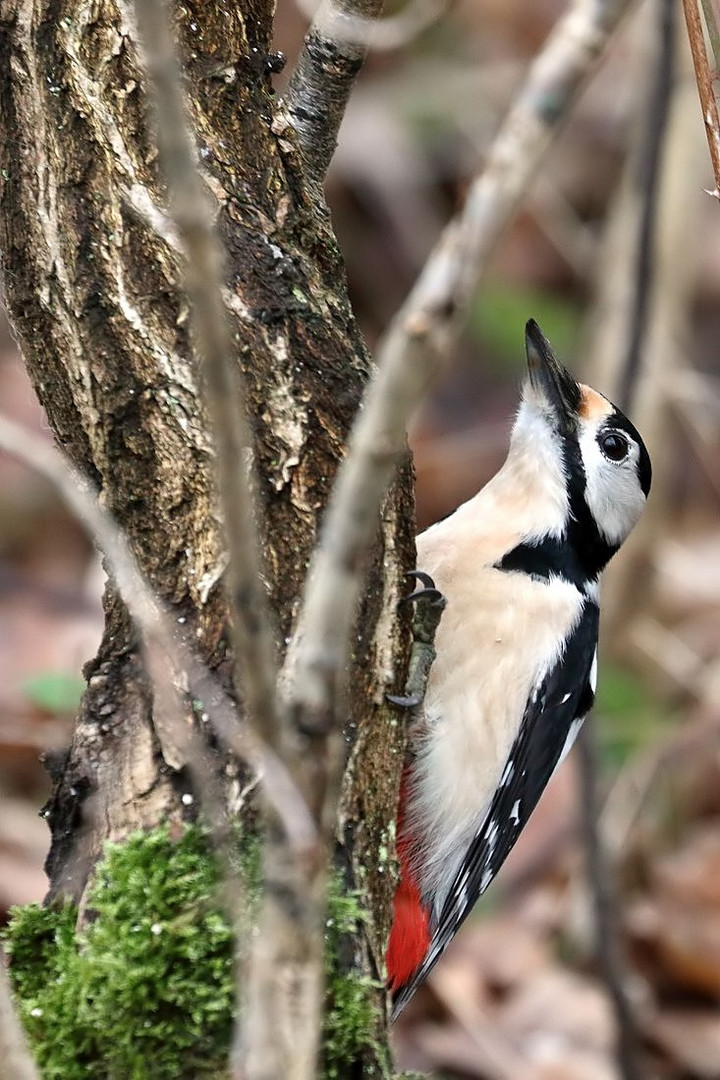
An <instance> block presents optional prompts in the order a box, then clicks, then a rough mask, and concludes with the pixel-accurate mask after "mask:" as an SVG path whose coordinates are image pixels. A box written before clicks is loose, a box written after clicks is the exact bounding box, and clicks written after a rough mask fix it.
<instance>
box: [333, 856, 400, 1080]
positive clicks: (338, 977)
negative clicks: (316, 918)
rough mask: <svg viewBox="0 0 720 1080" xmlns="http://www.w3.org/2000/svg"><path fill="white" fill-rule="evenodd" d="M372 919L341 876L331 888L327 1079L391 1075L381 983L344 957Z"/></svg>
mask: <svg viewBox="0 0 720 1080" xmlns="http://www.w3.org/2000/svg"><path fill="white" fill-rule="evenodd" d="M366 919H367V915H366V913H365V911H364V910H363V908H362V906H361V904H360V897H359V894H358V893H355V892H348V891H347V890H346V888H345V884H344V882H343V880H342V878H341V876H340V874H334V875H333V876H332V878H331V881H330V888H329V890H328V911H327V921H326V931H325V978H326V983H327V994H328V1009H327V1012H326V1015H325V1023H324V1027H323V1045H322V1054H323V1068H322V1075H323V1077H324V1080H342V1078H345V1077H348V1076H349V1075H352V1071H351V1070H352V1067H353V1066H355V1068H356V1069H357V1070H358V1071H357V1073H356V1075H360V1069H359V1066H360V1065H362V1075H363V1076H371V1075H373V1074H375V1075H377V1076H379V1077H380V1076H389V1075H390V1068H389V1061H388V1053H387V1048H386V1046H385V1043H384V1040H383V1039H382V1033H381V1031H380V1028H379V1017H378V1009H377V997H378V990H379V989H380V986H379V984H378V983H377V982H376V981H375V980H373V979H371V978H370V977H369V976H365V975H360V974H358V973H357V972H356V971H353V970H348V968H349V965H348V964H344V963H343V954H344V953H345V952H346V951H347V950H348V946H349V945H350V946H351V947H352V945H353V944H354V943H355V942H356V941H357V938H358V935H359V934H360V933H361V932H362V925H363V923H364V922H365V921H366Z"/></svg>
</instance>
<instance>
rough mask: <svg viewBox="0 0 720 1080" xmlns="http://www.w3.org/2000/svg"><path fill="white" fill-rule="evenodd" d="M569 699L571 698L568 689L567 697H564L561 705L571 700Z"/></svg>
mask: <svg viewBox="0 0 720 1080" xmlns="http://www.w3.org/2000/svg"><path fill="white" fill-rule="evenodd" d="M569 700H570V692H569V691H568V693H567V694H566V695H565V697H564V698H563V699H562V701H561V702H560V704H561V705H564V704H565V702H566V701H569Z"/></svg>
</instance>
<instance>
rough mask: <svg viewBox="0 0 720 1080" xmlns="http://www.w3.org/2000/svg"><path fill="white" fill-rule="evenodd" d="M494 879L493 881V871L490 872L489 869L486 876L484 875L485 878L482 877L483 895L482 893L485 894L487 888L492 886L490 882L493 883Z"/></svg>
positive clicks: (481, 890) (481, 889) (481, 888)
mask: <svg viewBox="0 0 720 1080" xmlns="http://www.w3.org/2000/svg"><path fill="white" fill-rule="evenodd" d="M492 879H493V875H492V870H490V869H489V868H488V869H487V870H486V871H485V872H484V874H483V876H482V880H481V882H480V892H481V893H482V892H485V890H486V889H487V887H488V885H489V884H490V882H491V881H492Z"/></svg>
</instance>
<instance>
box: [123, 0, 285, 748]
mask: <svg viewBox="0 0 720 1080" xmlns="http://www.w3.org/2000/svg"><path fill="white" fill-rule="evenodd" d="M136 10H137V16H138V27H139V31H140V39H141V42H142V45H143V49H142V51H143V52H144V66H145V70H146V71H147V73H148V75H149V77H150V81H151V84H152V88H153V95H154V105H155V108H156V112H157V140H158V148H159V150H160V156H161V163H162V165H163V166H164V171H165V175H166V178H167V182H168V189H169V195H170V202H171V208H170V209H171V214H170V216H171V218H172V219H173V220H174V222H175V225H176V226H177V231H178V234H179V236H180V238H181V241H182V243H183V246H184V249H185V256H186V263H185V274H186V287H187V292H188V297H189V299H190V305H191V319H192V329H193V336H194V344H195V348H196V351H197V354H198V358H199V361H200V370H201V372H202V375H203V384H204V385H203V389H204V391H205V400H206V404H207V406H208V412H209V415H210V421H211V427H212V431H213V436H214V440H215V445H216V449H217V466H218V477H219V489H220V496H221V505H222V512H223V517H224V523H225V534H226V538H227V543H228V548H229V556H230V559H229V566H228V571H227V575H228V595H229V599H230V607H231V615H232V634H233V656H234V659H235V664H236V688H237V690H238V692H240V690H242V696H243V701H244V705H245V708H246V710H247V714H248V719H249V722H250V723H252V724H253V725H254V726H255V728H256V729H257V731H258V733H259V734H260V735H261V737H262V739H263V740H264V741H265V742H266V743H268V745H270V746H273V747H275V748H276V749H277V748H278V746H279V744H280V737H281V736H280V718H279V710H278V701H277V693H276V684H277V661H276V658H275V645H274V637H273V632H272V629H271V625H272V624H271V620H270V615H269V605H268V600H267V595H266V592H265V588H264V586H263V581H262V577H261V559H260V553H259V550H258V540H257V537H258V528H257V526H258V522H259V512H258V509H257V507H256V506H255V505H254V500H253V497H252V491H251V480H250V468H249V467H248V466H247V462H246V456H247V452H248V448H249V447H251V445H252V438H251V435H250V430H249V424H248V420H247V410H246V398H245V392H244V386H243V380H242V378H241V374H240V368H239V363H238V358H237V356H236V355H235V351H234V350H233V347H232V338H231V335H230V327H229V324H228V320H227V313H226V309H225V303H224V301H223V291H222V290H223V285H224V277H223V266H224V259H223V252H222V248H221V245H220V243H219V242H218V240H217V238H216V236H215V230H214V228H213V219H212V208H211V203H210V194H209V192H208V190H207V189H206V187H205V185H204V183H203V181H202V178H201V175H200V172H199V168H198V156H197V150H196V148H195V145H194V142H193V139H192V137H191V134H190V131H191V129H190V126H189V123H188V116H187V107H186V103H185V100H184V96H183V91H182V85H181V76H180V67H179V63H178V58H177V53H176V49H175V44H174V42H173V40H172V37H171V35H170V29H169V11H168V7H167V4H166V3H165V0H136Z"/></svg>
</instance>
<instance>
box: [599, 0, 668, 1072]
mask: <svg viewBox="0 0 720 1080" xmlns="http://www.w3.org/2000/svg"><path fill="white" fill-rule="evenodd" d="M673 4H674V0H658V2H657V4H656V10H657V14H658V28H657V46H656V50H655V57H654V64H653V76H652V85H651V89H650V93H649V96H648V101H647V104H646V107H645V110H644V123H643V124H642V129H641V138H642V139H643V143H642V145H641V149H640V154H639V159H638V161H637V162H636V163H635V162H633V181H634V185H635V187H636V190H637V191H638V192H639V193H640V198H641V199H642V203H641V209H640V217H639V221H638V226H637V230H636V232H635V233H634V234H633V235H634V238H635V244H634V252H633V256H634V261H633V278H632V282H631V287H632V300H631V304H630V310H629V319H628V324H627V338H626V349H625V354H624V357H623V363H622V366H621V367H620V370H619V372H618V375H617V378H616V384H617V385H616V389H615V391H614V393H613V395H612V396H613V399H614V401H615V402H616V403H617V405H618V406H619V408H620V409H622V410H623V411H624V412H626V413H630V412H631V411H632V404H633V400H634V397H635V391H636V387H637V383H638V379H639V375H640V371H641V364H642V359H643V354H644V347H645V343H646V336H647V326H648V313H649V308H650V301H651V297H652V295H653V287H654V272H653V270H654V261H653V255H654V248H655V237H656V224H657V213H658V193H659V189H660V182H661V161H662V152H663V148H664V145H665V136H666V133H667V127H668V119H669V112H670V102H671V96H672V89H673V79H674V55H675V20H674V11H673ZM596 740H597V735H596V732H595V729H594V725H593V724H592V722H591V723H588V724H585V725H584V729H583V731H582V733H581V736H580V739H579V740H578V742H579V752H580V773H579V779H580V790H581V807H582V828H583V837H584V843H585V853H586V874H587V880H588V885H589V889H590V894H591V896H592V901H593V906H594V912H595V920H594V930H595V950H596V954H597V959H598V963H599V966H600V969H601V971H602V975H603V978H604V981H605V985H606V987H607V992H608V996H609V998H610V1001H611V1004H612V1007H613V1010H614V1013H615V1020H616V1024H617V1044H616V1054H617V1064H618V1072H619V1075H620V1076H621V1077H623V1080H637V1078H638V1077H640V1075H641V1072H640V1068H641V1066H640V1037H639V1033H638V1028H637V1023H636V1020H635V1016H634V1013H633V1009H632V1006H631V1004H630V1001H629V999H628V996H627V993H626V990H625V979H626V964H625V958H624V951H623V946H622V939H621V931H620V928H619V915H618V900H617V896H616V885H615V880H614V873H613V869H612V866H611V864H610V860H609V858H608V853H607V851H606V849H605V845H604V843H603V834H602V832H601V829H600V824H599V815H600V795H599V765H598V750H597V741H596Z"/></svg>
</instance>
